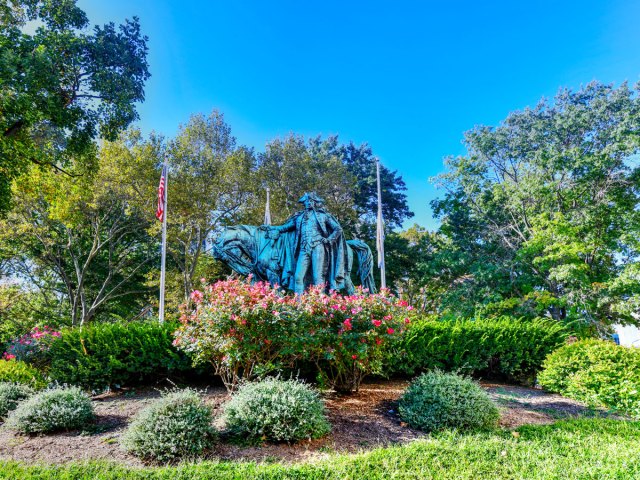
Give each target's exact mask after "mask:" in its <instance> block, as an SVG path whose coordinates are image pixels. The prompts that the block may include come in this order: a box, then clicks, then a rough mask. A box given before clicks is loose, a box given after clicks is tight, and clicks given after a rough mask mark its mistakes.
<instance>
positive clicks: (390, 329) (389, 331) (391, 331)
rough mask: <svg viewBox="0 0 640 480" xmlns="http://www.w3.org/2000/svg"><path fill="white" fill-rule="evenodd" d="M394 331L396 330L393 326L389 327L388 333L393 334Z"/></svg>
mask: <svg viewBox="0 0 640 480" xmlns="http://www.w3.org/2000/svg"><path fill="white" fill-rule="evenodd" d="M393 332H395V330H394V329H393V328H387V333H388V334H389V335H393Z"/></svg>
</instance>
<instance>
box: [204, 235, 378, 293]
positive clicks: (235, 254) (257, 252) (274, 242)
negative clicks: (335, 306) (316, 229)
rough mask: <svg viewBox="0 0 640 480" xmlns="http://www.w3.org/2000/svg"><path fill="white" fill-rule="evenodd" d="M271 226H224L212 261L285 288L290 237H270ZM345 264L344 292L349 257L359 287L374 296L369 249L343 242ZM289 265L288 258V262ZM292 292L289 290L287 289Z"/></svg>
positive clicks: (358, 242) (348, 279) (350, 284)
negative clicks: (355, 263)
mask: <svg viewBox="0 0 640 480" xmlns="http://www.w3.org/2000/svg"><path fill="white" fill-rule="evenodd" d="M270 228H271V227H264V226H263V227H257V226H253V225H236V226H231V227H226V228H224V229H223V230H222V232H221V233H220V234H219V235H218V237H217V238H216V240H215V241H214V245H213V256H214V258H216V259H218V260H221V261H223V262H224V263H226V264H227V265H229V267H231V269H232V270H233V271H235V272H237V273H239V274H240V275H244V276H249V275H251V279H252V281H254V282H255V281H266V282H269V283H270V284H271V285H274V286H275V285H278V286H281V287H285V288H287V287H288V285H291V283H290V282H289V281H288V280H287V278H286V265H287V258H286V257H287V255H291V252H292V251H293V250H292V249H291V247H289V246H288V245H287V242H290V241H291V235H286V234H282V235H279V236H278V237H277V238H273V235H272V234H270ZM345 250H346V251H345V254H346V262H345V272H344V290H345V292H346V293H347V294H349V295H351V294H353V293H354V291H355V288H354V285H353V282H352V281H351V272H352V269H353V258H354V256H356V257H357V258H358V270H357V272H356V275H357V277H358V278H359V279H360V284H361V285H362V287H364V288H365V289H367V290H368V291H369V292H370V293H375V291H376V287H375V282H374V280H373V256H372V254H371V250H370V249H369V246H368V245H367V244H366V243H365V242H363V241H362V240H357V239H353V240H346V249H345ZM289 262H291V259H290V260H289ZM288 288H290V289H292V290H293V288H291V287H288Z"/></svg>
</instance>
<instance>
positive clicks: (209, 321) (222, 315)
mask: <svg viewBox="0 0 640 480" xmlns="http://www.w3.org/2000/svg"><path fill="white" fill-rule="evenodd" d="M191 300H192V306H184V308H183V310H182V316H181V318H180V320H181V322H182V326H181V327H180V328H179V329H178V331H176V333H175V341H174V345H176V346H177V347H178V348H180V349H182V350H184V351H186V352H187V353H189V354H190V355H192V357H193V358H194V359H195V360H196V361H199V362H202V363H210V364H213V365H214V368H215V369H216V372H217V373H219V374H220V375H222V376H223V380H225V382H231V383H233V382H235V381H237V380H239V376H240V375H246V373H247V372H254V371H264V369H265V368H271V369H276V370H277V369H279V368H284V367H286V366H289V365H291V364H292V363H293V362H294V361H296V360H299V359H305V360H308V361H312V362H315V363H316V364H318V366H319V368H325V367H326V370H327V371H330V372H347V371H358V372H360V373H359V374H362V375H364V374H365V373H368V372H370V371H373V370H376V368H377V367H378V366H379V365H380V364H381V360H382V358H383V348H385V347H386V345H387V344H389V343H392V342H393V341H395V340H396V338H398V337H399V336H400V335H401V334H402V332H403V331H404V329H405V327H406V324H407V323H409V316H408V315H411V313H410V312H411V308H410V307H409V305H407V304H406V302H402V301H399V300H398V299H397V298H395V297H394V296H392V295H390V294H389V292H388V291H383V292H381V293H377V294H369V293H368V292H366V291H364V290H362V289H358V290H357V291H356V292H355V294H353V295H341V294H338V293H336V292H331V293H330V294H326V293H325V292H324V291H323V288H321V287H314V288H311V289H310V290H309V291H308V292H307V293H305V294H304V295H300V296H294V295H287V294H286V293H285V292H284V291H283V290H282V289H279V288H273V287H271V286H270V285H269V284H268V283H263V282H257V283H253V284H252V283H246V282H243V281H239V280H229V281H223V282H217V283H214V284H211V285H204V282H203V287H202V288H201V290H194V291H193V292H192V294H191ZM225 376H226V379H225ZM236 377H238V378H236Z"/></svg>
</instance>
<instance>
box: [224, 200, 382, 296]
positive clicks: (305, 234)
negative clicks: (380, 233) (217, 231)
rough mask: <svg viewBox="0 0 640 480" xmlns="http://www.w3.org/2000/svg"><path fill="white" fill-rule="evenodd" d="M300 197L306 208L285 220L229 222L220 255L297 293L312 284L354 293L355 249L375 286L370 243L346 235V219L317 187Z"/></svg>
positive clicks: (365, 282)
mask: <svg viewBox="0 0 640 480" xmlns="http://www.w3.org/2000/svg"><path fill="white" fill-rule="evenodd" d="M299 202H300V203H302V204H303V205H304V209H303V210H301V211H299V212H296V213H295V214H293V215H292V216H291V217H290V218H289V219H288V220H287V221H286V222H285V223H284V224H283V225H279V226H268V225H263V226H261V227H253V226H249V225H240V226H237V227H228V228H226V229H225V230H224V231H223V232H222V233H221V235H220V236H219V237H218V239H217V241H216V243H215V245H214V247H213V254H214V257H216V258H218V259H220V260H222V261H224V262H225V263H227V264H228V265H229V266H230V267H231V268H232V269H233V270H234V271H236V272H238V273H240V274H242V275H249V274H252V278H253V279H254V280H265V281H268V282H270V283H271V284H272V285H279V286H282V287H285V288H286V289H289V290H292V291H294V292H295V293H297V294H302V293H303V292H304V291H305V290H306V288H307V287H309V286H310V285H325V289H326V291H330V290H335V291H345V292H346V293H353V291H354V286H353V283H352V281H351V269H352V265H353V253H354V251H355V253H356V255H357V257H358V264H359V268H358V276H359V278H360V282H361V283H362V286H363V287H365V288H367V289H368V290H369V291H370V292H374V291H375V284H374V281H373V257H372V255H371V250H370V249H369V247H368V246H367V244H366V243H364V242H363V241H361V240H348V241H345V238H344V235H343V232H342V227H341V226H340V223H339V222H338V221H337V220H336V218H335V217H334V216H333V215H331V214H330V213H328V212H327V211H326V210H325V209H324V206H323V203H324V202H323V201H322V199H321V198H320V197H318V195H316V194H315V193H313V192H310V193H305V194H304V195H303V196H302V198H300V200H299Z"/></svg>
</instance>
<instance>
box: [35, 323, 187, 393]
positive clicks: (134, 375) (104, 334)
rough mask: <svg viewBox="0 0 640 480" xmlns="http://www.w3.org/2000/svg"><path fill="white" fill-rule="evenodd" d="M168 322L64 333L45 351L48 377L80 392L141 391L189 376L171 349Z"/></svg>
mask: <svg viewBox="0 0 640 480" xmlns="http://www.w3.org/2000/svg"><path fill="white" fill-rule="evenodd" d="M176 328H177V325H176V324H175V323H172V322H168V323H164V324H159V323H158V322H152V321H145V322H130V323H125V322H117V323H96V324H93V325H89V326H85V327H81V328H73V329H66V330H63V332H62V336H61V337H60V338H59V339H56V340H55V341H54V342H53V343H52V345H51V348H50V349H49V353H48V359H49V361H50V369H49V376H50V377H51V379H52V380H54V381H58V382H60V383H66V384H71V385H79V386H82V387H84V388H92V389H103V388H106V387H113V386H116V387H118V386H125V385H136V386H137V385H140V384H145V383H152V382H156V381H158V380H162V379H164V378H166V377H169V376H173V375H177V374H180V373H183V372H187V371H190V370H192V367H191V361H190V360H189V359H188V358H187V357H186V356H185V355H184V354H182V353H180V352H178V351H177V350H176V349H175V347H174V346H173V345H172V342H173V332H174V331H175V330H176Z"/></svg>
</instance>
